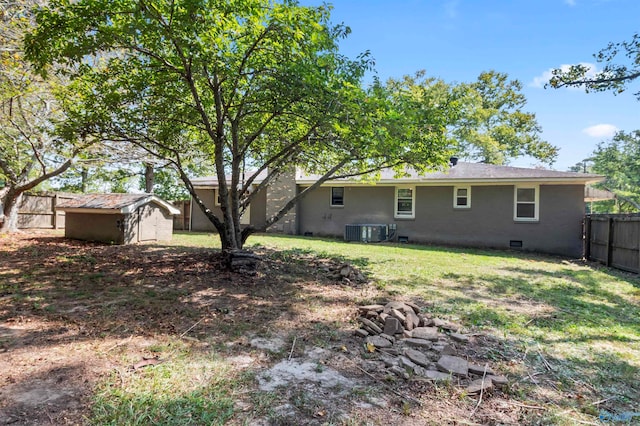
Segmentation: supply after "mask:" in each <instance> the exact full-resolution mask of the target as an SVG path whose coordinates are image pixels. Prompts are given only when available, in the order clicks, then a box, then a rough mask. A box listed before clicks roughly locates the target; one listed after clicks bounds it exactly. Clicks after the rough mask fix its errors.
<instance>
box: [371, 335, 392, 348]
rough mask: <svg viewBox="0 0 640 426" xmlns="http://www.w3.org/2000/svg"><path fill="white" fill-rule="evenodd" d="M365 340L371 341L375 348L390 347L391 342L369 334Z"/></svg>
mask: <svg viewBox="0 0 640 426" xmlns="http://www.w3.org/2000/svg"><path fill="white" fill-rule="evenodd" d="M365 342H367V343H371V344H372V345H373V346H375V347H376V348H390V347H391V346H392V343H391V342H390V341H388V340H387V339H385V338H384V337H380V336H369V337H367V338H366V339H365Z"/></svg>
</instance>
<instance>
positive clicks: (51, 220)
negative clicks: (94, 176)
mask: <svg viewBox="0 0 640 426" xmlns="http://www.w3.org/2000/svg"><path fill="white" fill-rule="evenodd" d="M70 198H72V196H70V195H68V194H55V193H54V194H51V193H44V194H25V195H24V196H23V197H22V203H20V206H19V208H18V228H20V229H64V226H65V215H64V212H63V211H58V209H57V208H56V206H57V205H58V203H59V202H60V201H61V200H63V199H70ZM172 204H173V205H174V206H175V207H176V208H178V209H179V210H180V214H179V215H175V216H174V217H173V229H174V230H188V229H189V220H190V213H191V205H190V201H175V202H173V203H172Z"/></svg>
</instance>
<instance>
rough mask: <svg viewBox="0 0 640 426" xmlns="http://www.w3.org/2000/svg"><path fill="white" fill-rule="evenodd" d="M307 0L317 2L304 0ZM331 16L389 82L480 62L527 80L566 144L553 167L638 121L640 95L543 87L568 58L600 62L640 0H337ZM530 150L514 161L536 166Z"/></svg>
mask: <svg viewBox="0 0 640 426" xmlns="http://www.w3.org/2000/svg"><path fill="white" fill-rule="evenodd" d="M302 3H303V4H309V5H320V4H321V3H320V2H315V1H312V0H304V1H303V2H302ZM328 4H330V5H332V6H333V10H332V13H331V17H332V18H331V20H332V21H333V22H334V23H344V24H346V25H347V26H349V27H350V28H351V30H352V33H351V34H350V35H349V37H348V38H346V39H345V40H342V41H341V42H340V50H341V52H342V53H344V54H345V55H347V56H349V57H351V58H355V57H356V56H357V55H358V54H359V53H362V52H365V51H369V52H370V53H371V55H372V57H373V58H374V60H375V64H376V65H375V69H376V73H377V75H378V76H379V77H380V78H381V79H382V80H383V81H384V80H386V79H388V78H390V77H392V78H400V77H402V76H403V75H410V74H414V73H415V72H416V71H418V70H425V71H426V73H427V75H428V76H432V77H438V78H441V79H443V80H445V81H447V82H450V83H455V82H472V81H474V80H476V79H477V77H478V75H480V73H481V72H483V71H489V70H495V71H498V72H503V73H507V74H508V75H509V77H510V79H517V80H519V81H520V82H521V83H522V84H523V90H522V93H523V94H524V95H525V96H526V98H527V101H528V102H527V105H526V107H525V111H527V112H531V113H534V114H535V115H536V117H537V120H538V123H539V124H540V125H541V127H542V130H543V133H542V137H543V139H545V140H546V141H548V142H550V143H551V144H552V145H555V146H556V147H558V148H559V149H560V151H559V155H558V158H557V160H556V162H555V163H554V164H553V165H552V168H553V169H555V170H567V169H568V168H569V167H570V166H573V165H574V164H576V163H578V162H580V161H582V160H584V159H585V158H588V157H589V156H590V155H591V153H592V152H593V150H594V149H595V148H596V146H597V144H598V143H599V142H602V141H605V142H606V141H609V140H610V139H611V136H612V135H613V133H614V132H615V131H617V130H624V131H632V130H637V129H640V120H639V118H640V101H638V100H637V99H636V97H635V96H634V95H633V93H634V92H636V91H638V90H640V87H638V86H636V87H634V86H633V85H632V86H630V89H629V90H627V91H626V92H624V93H622V94H619V95H614V94H613V93H612V92H603V93H588V94H587V93H585V92H584V90H583V89H575V88H574V89H566V88H564V89H551V88H547V89H545V88H544V83H545V82H546V81H548V79H549V77H550V71H551V70H552V69H554V68H558V67H561V66H562V65H567V64H576V63H588V64H593V65H594V66H595V69H596V70H597V69H599V68H601V67H602V64H598V63H597V62H596V61H595V59H594V56H593V55H594V54H595V53H597V52H598V51H600V50H601V49H602V48H604V47H606V46H607V45H608V44H609V43H610V42H619V41H624V40H630V39H631V37H632V36H633V34H634V33H635V32H637V31H639V30H640V28H639V27H640V25H638V24H639V22H638V17H639V16H640V1H638V0H333V1H328ZM537 163H538V162H537V161H536V160H535V159H532V158H522V159H518V160H514V161H511V163H510V164H511V165H513V166H519V167H532V166H535V165H537Z"/></svg>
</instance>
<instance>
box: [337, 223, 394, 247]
mask: <svg viewBox="0 0 640 426" xmlns="http://www.w3.org/2000/svg"><path fill="white" fill-rule="evenodd" d="M344 239H345V241H361V242H365V243H376V242H380V241H386V239H387V225H383V224H375V225H369V224H367V225H360V224H358V225H345V228H344Z"/></svg>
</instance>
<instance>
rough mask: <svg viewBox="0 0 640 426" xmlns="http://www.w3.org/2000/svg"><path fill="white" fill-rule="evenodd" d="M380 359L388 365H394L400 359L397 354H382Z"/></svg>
mask: <svg viewBox="0 0 640 426" xmlns="http://www.w3.org/2000/svg"><path fill="white" fill-rule="evenodd" d="M380 360H381V361H382V362H384V365H386V366H387V367H392V366H394V365H398V364H399V361H398V359H397V358H396V357H395V356H391V355H387V354H382V356H380Z"/></svg>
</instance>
